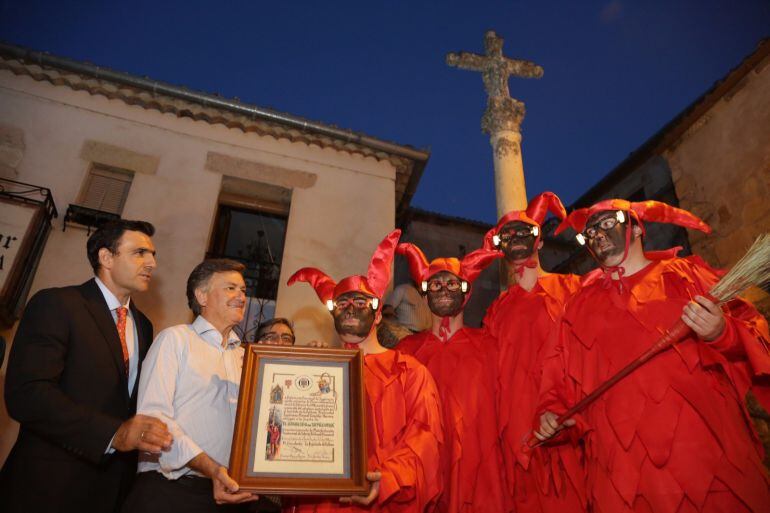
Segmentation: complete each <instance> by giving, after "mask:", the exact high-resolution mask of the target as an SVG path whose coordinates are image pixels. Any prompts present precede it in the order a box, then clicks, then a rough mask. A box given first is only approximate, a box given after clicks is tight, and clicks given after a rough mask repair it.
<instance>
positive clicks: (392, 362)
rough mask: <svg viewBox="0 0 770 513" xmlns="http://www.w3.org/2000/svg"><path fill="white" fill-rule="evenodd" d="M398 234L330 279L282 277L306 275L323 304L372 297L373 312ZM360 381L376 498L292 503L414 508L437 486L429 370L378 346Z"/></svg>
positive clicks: (430, 501) (398, 511)
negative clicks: (355, 295) (362, 268)
mask: <svg viewBox="0 0 770 513" xmlns="http://www.w3.org/2000/svg"><path fill="white" fill-rule="evenodd" d="M400 235H401V231H400V230H395V231H393V232H392V233H391V234H389V235H388V236H387V237H386V238H385V239H384V240H383V241H382V242H381V243H380V245H379V246H378V247H377V250H376V251H375V253H374V256H373V257H372V260H371V263H370V264H369V270H368V272H367V275H366V276H350V277H347V278H345V279H343V280H342V281H340V282H339V283H336V282H335V281H334V280H332V279H331V278H330V277H329V276H327V275H326V274H324V273H323V272H321V271H319V270H318V269H314V268H307V267H306V268H303V269H300V270H299V271H297V272H296V273H295V274H294V275H293V276H292V277H291V278H290V279H289V285H292V284H293V283H295V282H297V281H305V282H308V283H310V284H311V285H312V286H313V288H314V289H315V291H316V294H318V297H319V298H320V299H321V301H322V302H323V303H324V304H326V305H327V306H328V305H330V304H331V302H332V301H333V300H334V299H336V298H337V297H339V296H341V295H342V294H345V293H348V292H360V293H362V294H365V295H367V296H369V297H371V298H375V299H376V300H377V301H376V303H378V304H373V307H374V308H375V309H377V310H378V311H377V317H378V319H379V316H380V312H379V308H380V306H381V303H382V296H383V294H384V293H385V289H386V288H387V286H388V282H389V281H390V268H391V264H392V261H393V252H394V250H395V248H396V244H397V243H398V238H399V236H400ZM332 308H333V307H332ZM330 310H331V308H330ZM374 329H375V327H374V325H372V330H374ZM350 346H353V347H355V344H351V345H350ZM364 382H365V387H366V398H367V401H366V407H367V415H366V419H367V450H368V452H369V458H368V469H369V470H370V471H374V470H377V471H379V472H380V473H381V474H382V478H381V479H380V490H379V495H378V497H377V499H376V500H375V502H374V503H372V504H371V505H370V506H369V507H365V508H364V507H359V506H355V505H353V506H345V505H341V504H340V503H339V502H337V501H336V499H334V500H328V499H326V500H324V499H318V500H316V501H309V500H306V499H301V500H299V501H298V502H299V504H298V505H297V506H295V509H294V511H298V512H348V511H349V512H353V511H369V512H392V513H422V512H423V511H432V510H433V508H434V506H435V502H436V500H437V498H438V496H439V494H440V493H441V480H440V477H439V476H440V468H439V458H440V456H439V446H440V444H441V440H442V436H443V433H442V427H441V409H440V406H439V397H438V392H437V391H436V386H435V383H434V381H433V378H431V376H430V373H429V372H428V370H427V369H426V368H425V367H424V366H423V365H421V364H420V363H419V362H418V361H417V360H415V359H414V358H413V357H411V356H407V355H403V354H401V353H399V352H398V351H392V350H385V351H384V352H382V353H377V354H367V355H366V356H365V358H364Z"/></svg>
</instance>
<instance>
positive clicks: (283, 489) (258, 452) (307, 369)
mask: <svg viewBox="0 0 770 513" xmlns="http://www.w3.org/2000/svg"><path fill="white" fill-rule="evenodd" d="M365 400H366V398H365V395H364V376H363V354H362V353H361V352H360V351H358V350H349V349H328V348H319V349H316V348H307V347H286V346H268V345H261V344H249V345H248V346H247V347H246V351H245V355H244V359H243V372H242V375H241V388H240V395H239V397H238V410H237V413H236V417H235V429H234V431H233V444H232V449H231V452H230V468H229V471H230V475H231V477H232V478H233V479H234V480H235V481H236V482H237V483H238V484H239V485H240V488H241V490H247V491H252V492H258V493H266V494H277V495H338V496H346V495H367V494H368V493H369V483H368V482H367V480H366V470H367V469H366V466H367V452H366V431H365V430H366V422H365V417H366V413H365V411H366V410H365Z"/></svg>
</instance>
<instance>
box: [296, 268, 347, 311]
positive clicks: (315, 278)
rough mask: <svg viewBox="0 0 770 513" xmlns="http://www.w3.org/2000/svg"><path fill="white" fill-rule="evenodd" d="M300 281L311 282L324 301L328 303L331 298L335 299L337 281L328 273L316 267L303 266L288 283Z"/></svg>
mask: <svg viewBox="0 0 770 513" xmlns="http://www.w3.org/2000/svg"><path fill="white" fill-rule="evenodd" d="M298 281H304V282H307V283H309V284H310V286H311V287H313V289H315V293H316V294H317V295H318V298H319V299H320V300H321V302H322V303H326V302H327V301H328V300H330V299H334V297H333V296H334V287H336V286H337V283H336V282H335V281H334V280H332V279H331V278H330V277H329V276H328V275H327V274H326V273H324V272H323V271H321V270H319V269H316V268H315V267H303V268H302V269H300V270H299V271H297V272H296V273H294V274H292V276H291V278H289V281H288V282H286V284H287V285H290V286H291V285H294V284H295V283H296V282H298Z"/></svg>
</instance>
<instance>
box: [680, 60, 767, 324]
mask: <svg viewBox="0 0 770 513" xmlns="http://www.w3.org/2000/svg"><path fill="white" fill-rule="evenodd" d="M768 127H770V57H765V58H764V59H763V60H762V61H760V62H759V64H758V65H756V66H755V67H754V69H753V70H751V71H749V72H748V74H747V75H746V76H745V77H744V78H743V80H741V81H740V82H738V84H736V85H735V86H734V87H733V88H732V90H731V91H729V92H728V94H726V95H724V96H722V98H721V99H720V100H718V101H717V102H716V103H715V104H714V105H713V106H712V107H711V108H710V109H709V110H708V111H707V112H706V113H705V114H704V115H703V116H701V117H700V118H699V119H698V120H697V121H696V122H695V123H694V124H693V125H692V126H691V127H690V128H689V129H688V131H687V132H685V133H684V135H683V136H682V137H681V138H680V139H679V140H678V141H676V143H675V144H672V145H671V146H670V147H669V148H668V150H667V151H666V152H665V157H666V159H667V160H668V161H669V164H670V167H671V173H672V177H673V180H674V185H675V188H676V193H677V196H678V197H679V202H680V205H681V206H682V208H685V209H687V210H691V211H692V212H694V213H696V214H697V215H699V216H701V217H702V218H703V219H704V220H705V221H706V222H707V223H709V225H711V227H712V228H713V230H714V231H713V233H712V234H711V235H703V234H700V233H699V232H690V242H691V244H692V250H693V253H695V254H697V255H700V256H702V257H703V258H704V259H706V260H707V261H708V262H709V263H710V264H711V265H714V266H716V267H721V268H726V267H730V266H731V265H733V264H734V263H735V262H736V261H737V260H738V258H740V256H741V255H743V253H744V252H745V251H746V249H747V248H748V247H749V245H750V244H751V242H752V241H753V240H754V239H755V238H756V236H757V235H759V234H761V233H766V232H769V231H770V201H768V197H770V128H768ZM748 295H749V297H750V299H752V300H753V301H754V302H755V304H757V306H758V307H759V308H760V309H761V310H762V311H763V313H764V314H765V316H768V315H770V298H769V297H768V295H767V294H766V293H764V292H762V291H759V290H753V291H751V292H749V294H748Z"/></svg>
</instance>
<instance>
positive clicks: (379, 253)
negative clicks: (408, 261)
mask: <svg viewBox="0 0 770 513" xmlns="http://www.w3.org/2000/svg"><path fill="white" fill-rule="evenodd" d="M399 237H401V230H393V231H392V232H390V233H389V234H388V235H387V236H386V237H385V238H384V239H382V242H380V244H379V245H378V246H377V249H376V250H375V251H374V255H372V260H371V261H370V263H369V270H368V271H367V273H366V282H367V283H368V284H369V287H370V288H371V289H372V292H374V293H376V294H377V296H378V297H382V296H383V295H384V294H385V289H387V288H388V283H390V272H391V266H392V265H393V256H394V254H395V250H396V245H397V244H398V239H399Z"/></svg>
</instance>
